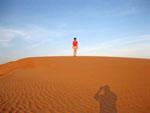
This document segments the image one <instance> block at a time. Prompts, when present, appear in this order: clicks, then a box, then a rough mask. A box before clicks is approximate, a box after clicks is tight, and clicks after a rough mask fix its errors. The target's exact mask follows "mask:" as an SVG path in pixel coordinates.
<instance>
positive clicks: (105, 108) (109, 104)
mask: <svg viewBox="0 0 150 113" xmlns="http://www.w3.org/2000/svg"><path fill="white" fill-rule="evenodd" d="M94 98H95V99H96V101H98V102H99V106H100V108H99V109H100V112H99V113H117V107H116V101H117V96H116V95H115V93H114V92H112V91H111V90H110V87H109V86H108V85H105V86H102V87H100V89H99V90H98V91H97V92H96V94H95V95H94Z"/></svg>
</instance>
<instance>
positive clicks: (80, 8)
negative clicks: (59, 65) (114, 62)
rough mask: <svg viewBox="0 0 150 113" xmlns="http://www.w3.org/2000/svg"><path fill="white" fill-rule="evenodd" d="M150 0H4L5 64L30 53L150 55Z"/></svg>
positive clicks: (1, 58)
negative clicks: (74, 49) (74, 50)
mask: <svg viewBox="0 0 150 113" xmlns="http://www.w3.org/2000/svg"><path fill="white" fill-rule="evenodd" d="M149 6H150V0H1V1H0V63H4V62H8V61H11V60H16V59H20V58H24V57H30V56H70V55H72V48H71V46H72V45H71V44H72V39H73V37H74V36H75V37H77V38H78V41H79V51H78V54H79V55H80V56H83V55H85V56H119V57H134V58H150V22H149V20H150V7H149Z"/></svg>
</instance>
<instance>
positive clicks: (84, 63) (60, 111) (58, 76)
mask: <svg viewBox="0 0 150 113" xmlns="http://www.w3.org/2000/svg"><path fill="white" fill-rule="evenodd" d="M104 85H107V86H109V87H110V90H111V91H112V92H113V94H115V95H116V99H117V100H116V104H115V105H116V108H117V113H150V60H149V59H131V58H113V57H37V58H36V57H35V58H25V59H21V60H17V61H14V62H9V63H6V64H2V65H0V113H99V112H100V109H102V108H101V105H100V103H99V101H97V100H96V99H95V94H96V92H97V91H98V90H99V88H100V87H101V86H104ZM107 100H108V99H107ZM106 103H107V107H105V108H103V109H106V111H108V112H107V113H110V112H109V109H110V108H109V107H111V102H110V103H109V102H107V101H106ZM102 113H104V112H102ZM105 113H106V112H105Z"/></svg>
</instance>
